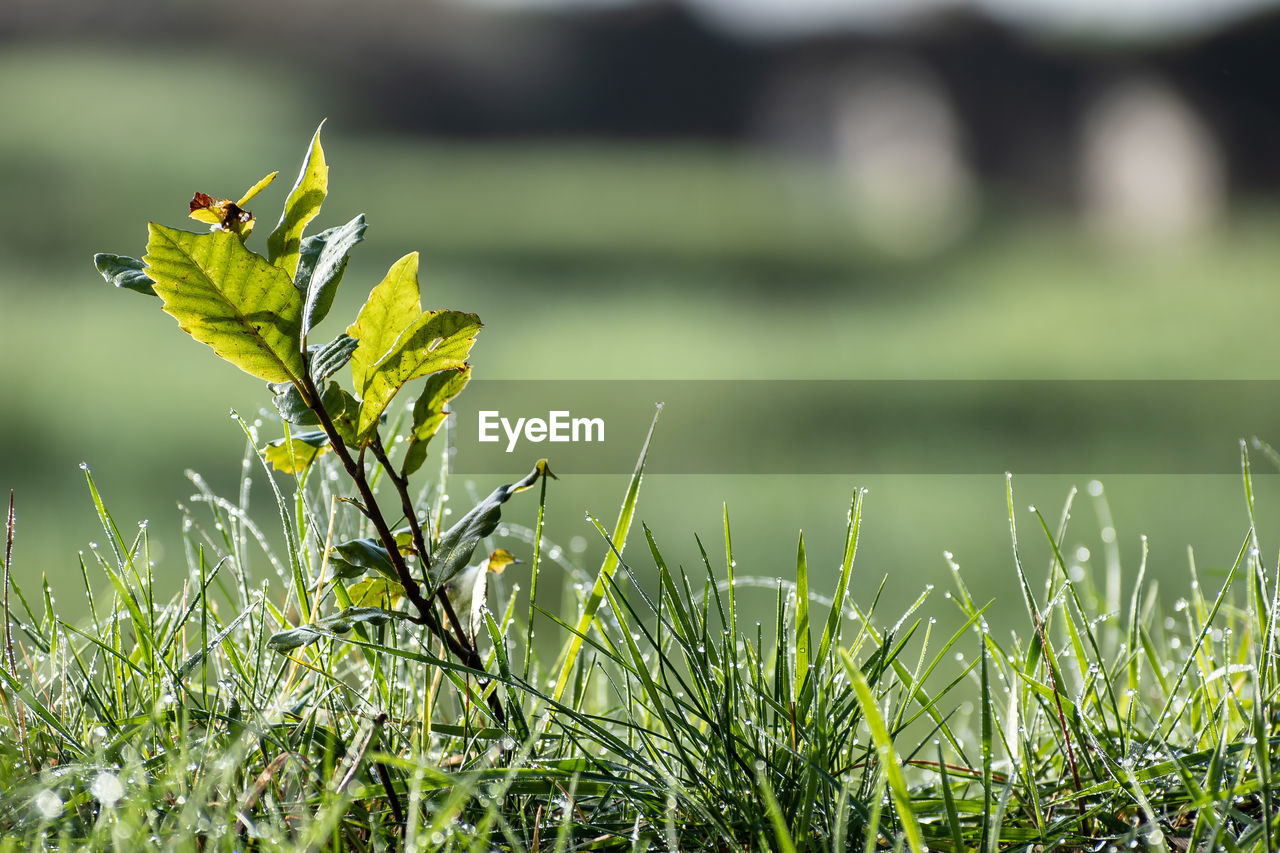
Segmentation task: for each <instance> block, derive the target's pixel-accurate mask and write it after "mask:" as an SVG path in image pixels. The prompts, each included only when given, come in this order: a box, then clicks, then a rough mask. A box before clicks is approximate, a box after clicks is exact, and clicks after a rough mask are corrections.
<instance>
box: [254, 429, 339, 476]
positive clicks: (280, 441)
mask: <svg viewBox="0 0 1280 853" xmlns="http://www.w3.org/2000/svg"><path fill="white" fill-rule="evenodd" d="M328 449H329V437H328V436H327V435H325V434H324V433H323V432H304V433H302V434H300V435H295V436H293V437H291V438H277V439H276V440H275V441H271V442H268V443H267V445H266V446H265V447H263V448H262V456H263V458H264V459H266V460H267V462H269V463H270V464H271V465H272V467H274V468H275V469H276V470H277V471H283V472H284V473H286V474H299V473H301V472H303V471H305V470H306V469H307V466H309V465H310V464H311V463H312V462H314V461H316V460H317V459H319V458H320V456H321V455H323V454H324V452H325V451H327V450H328Z"/></svg>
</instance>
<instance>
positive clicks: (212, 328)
mask: <svg viewBox="0 0 1280 853" xmlns="http://www.w3.org/2000/svg"><path fill="white" fill-rule="evenodd" d="M147 227H148V228H149V230H150V239H149V240H148V241H147V254H146V256H145V257H144V258H143V261H144V262H145V263H146V265H147V273H148V274H149V275H150V276H151V278H152V280H153V281H154V285H153V288H154V289H155V292H156V294H157V295H158V296H159V297H160V299H161V300H162V301H163V302H164V310H165V311H166V312H167V313H169V314H170V315H172V316H173V317H174V318H175V319H176V320H177V321H178V325H179V326H181V327H182V329H183V331H185V332H186V333H187V334H189V335H191V337H193V338H195V339H196V340H197V341H200V342H201V343H202V344H207V345H208V346H210V347H212V348H213V351H214V352H216V353H217V354H218V355H219V356H221V357H222V358H224V359H226V360H227V361H229V362H231V363H232V364H234V365H235V366H236V367H238V368H240V369H241V370H243V371H244V372H245V373H248V374H250V375H252V376H256V377H258V378H259V379H264V380H266V381H267V382H292V383H294V384H295V385H297V384H300V383H301V381H302V375H303V369H304V368H303V362H302V351H301V349H300V343H299V341H300V336H301V329H302V297H301V296H300V295H299V294H298V291H297V290H295V289H294V287H293V282H291V281H290V280H289V279H288V278H287V277H286V276H285V274H284V273H283V272H282V271H281V270H280V269H279V268H278V267H274V266H272V265H271V264H269V263H268V262H267V261H266V259H264V258H263V257H262V256H261V255H257V254H254V253H253V252H251V251H249V250H248V249H246V248H245V247H244V244H243V243H241V242H240V238H239V237H237V236H236V235H235V234H232V233H230V232H227V231H215V232H211V233H209V234H192V233H190V232H188V231H179V230H177V229H174V228H166V227H165V226H163V225H157V224H155V223H154V222H153V223H150V224H149V225H148V226H147Z"/></svg>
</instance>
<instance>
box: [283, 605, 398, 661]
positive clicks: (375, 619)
mask: <svg viewBox="0 0 1280 853" xmlns="http://www.w3.org/2000/svg"><path fill="white" fill-rule="evenodd" d="M407 618H409V617H408V614H406V613H397V612H396V611H394V610H384V609H382V608H381V607H347V608H344V609H343V610H341V611H339V612H337V613H335V614H333V615H332V616H326V617H325V618H324V619H321V620H319V621H318V622H313V623H312V624H310V625H300V626H298V627H297V628H290V629H288V630H286V631H280V632H279V633H276V634H272V635H271V638H270V639H268V640H267V645H269V646H270V647H271V648H272V649H274V650H276V651H277V652H284V651H288V650H290V649H296V648H299V647H301V646H306V645H310V644H311V643H314V642H315V641H316V640H319V639H320V638H321V637H324V636H325V635H326V634H345V633H347V632H348V631H350V630H351V629H352V628H354V627H355V626H356V625H359V624H364V625H384V624H386V623H387V622H390V621H392V620H393V619H407Z"/></svg>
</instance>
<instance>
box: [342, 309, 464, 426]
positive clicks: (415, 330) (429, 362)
mask: <svg viewBox="0 0 1280 853" xmlns="http://www.w3.org/2000/svg"><path fill="white" fill-rule="evenodd" d="M479 332H480V318H479V317H477V316H476V315H475V314H464V313H462V312H461V311H430V312H428V313H426V314H423V315H422V316H421V317H419V318H418V319H417V320H415V321H414V322H413V323H412V324H411V325H410V326H409V328H407V329H405V330H404V332H403V333H401V335H400V337H399V338H398V339H397V340H396V342H395V345H394V346H392V347H391V351H390V352H388V353H387V354H386V355H385V356H383V357H382V358H381V359H380V360H379V361H378V363H377V364H375V365H374V368H373V372H372V373H371V374H369V375H368V376H367V378H366V383H365V384H366V388H365V391H364V393H363V394H362V395H361V397H362V399H361V402H360V419H359V421H358V422H357V424H356V437H357V439H359V440H363V439H364V438H365V437H366V436H367V435H368V434H369V433H370V432H371V431H372V429H373V428H374V427H375V426H377V423H378V418H380V417H382V413H383V412H384V411H385V410H386V408H387V405H388V404H389V403H390V402H391V400H392V398H393V397H395V395H396V393H397V392H398V391H399V390H400V389H401V388H403V387H404V386H405V385H406V384H407V383H409V382H412V381H413V380H414V379H419V378H421V377H423V376H428V375H430V374H432V373H435V372H437V371H440V370H462V369H463V368H464V367H466V364H467V355H468V354H469V353H470V352H471V347H472V345H473V344H474V343H475V342H476V335H477V334H479Z"/></svg>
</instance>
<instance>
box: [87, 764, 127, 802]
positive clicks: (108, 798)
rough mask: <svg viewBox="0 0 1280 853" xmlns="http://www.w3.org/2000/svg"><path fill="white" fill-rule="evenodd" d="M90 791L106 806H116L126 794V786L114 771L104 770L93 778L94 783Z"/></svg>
mask: <svg viewBox="0 0 1280 853" xmlns="http://www.w3.org/2000/svg"><path fill="white" fill-rule="evenodd" d="M89 793H91V794H93V796H94V798H95V799H96V800H97V801H98V802H100V803H102V804H103V805H104V806H108V807H110V806H114V805H115V804H116V803H118V802H119V801H120V798H121V797H123V796H124V786H123V785H121V784H120V778H119V777H118V776H116V775H115V774H114V773H108V772H106V771H103V772H102V773H99V774H98V777H97V778H96V779H94V780H93V784H92V785H91V786H90V787H89Z"/></svg>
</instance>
